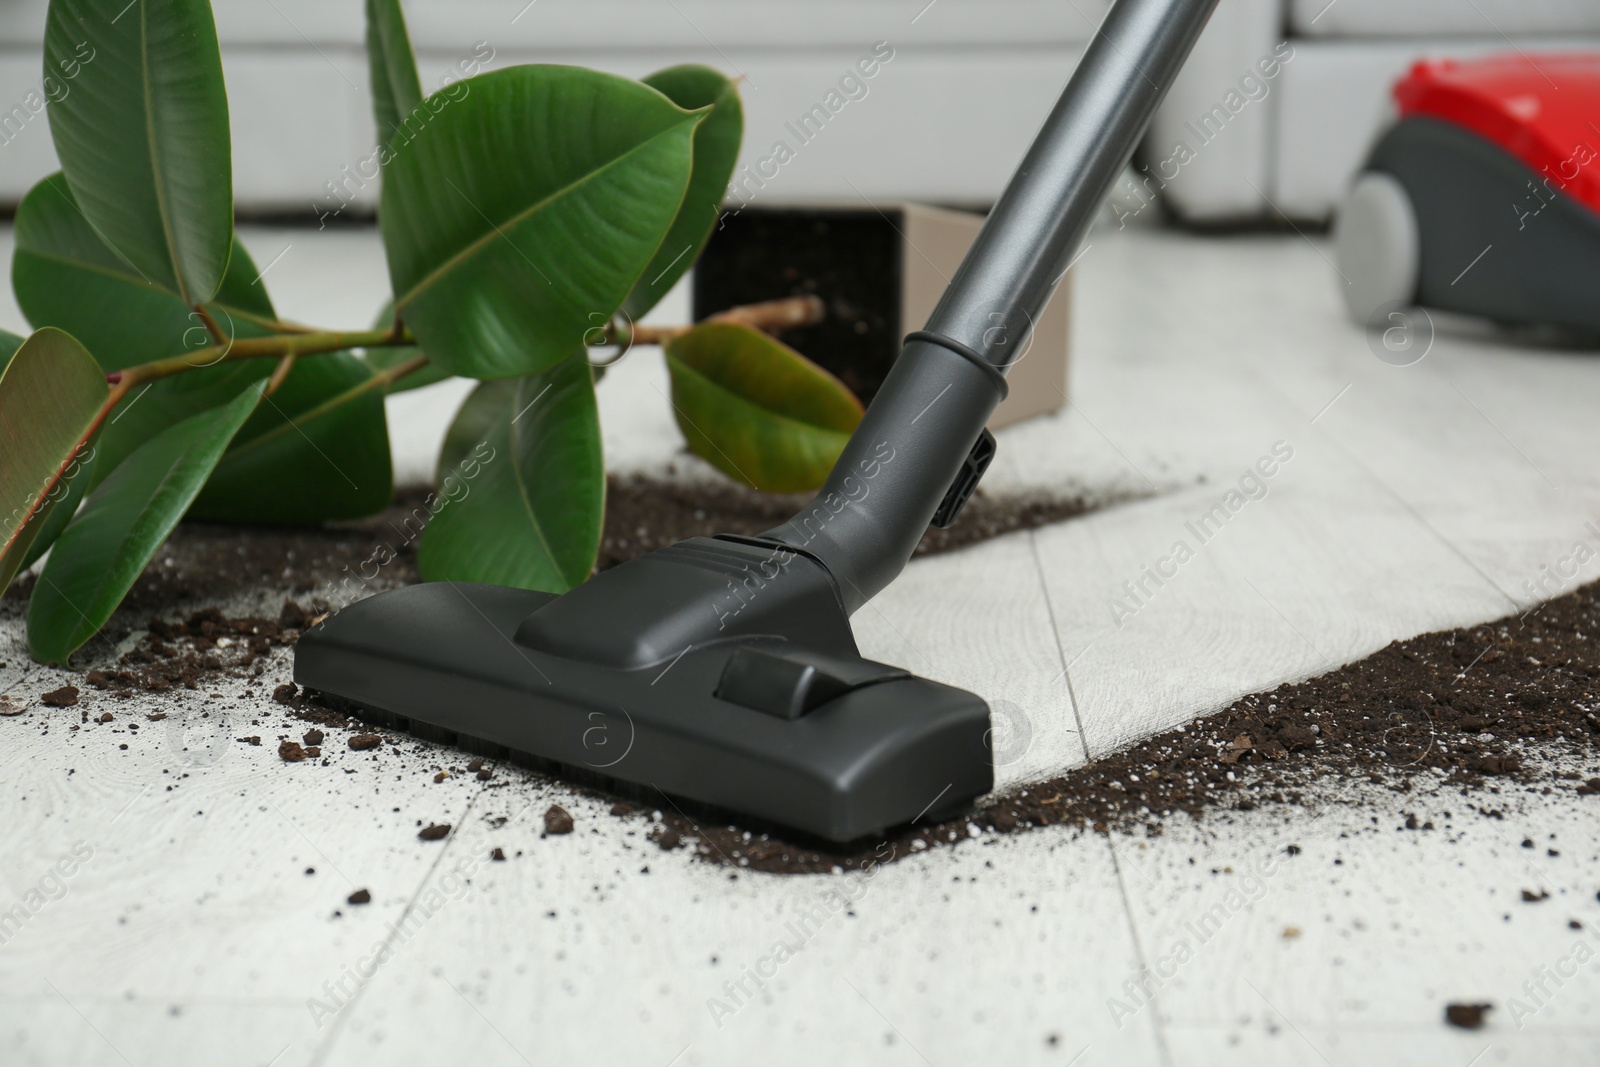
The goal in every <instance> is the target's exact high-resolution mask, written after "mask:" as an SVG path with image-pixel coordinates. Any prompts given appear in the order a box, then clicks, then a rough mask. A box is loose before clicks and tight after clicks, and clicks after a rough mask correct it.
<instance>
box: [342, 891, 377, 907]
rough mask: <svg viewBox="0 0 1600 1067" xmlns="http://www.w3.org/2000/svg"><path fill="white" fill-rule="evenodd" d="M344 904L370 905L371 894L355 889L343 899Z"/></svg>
mask: <svg viewBox="0 0 1600 1067" xmlns="http://www.w3.org/2000/svg"><path fill="white" fill-rule="evenodd" d="M345 903H346V904H371V903H372V892H371V891H370V890H367V889H357V890H356V891H355V892H354V893H351V894H350V895H349V896H348V897H346V898H345Z"/></svg>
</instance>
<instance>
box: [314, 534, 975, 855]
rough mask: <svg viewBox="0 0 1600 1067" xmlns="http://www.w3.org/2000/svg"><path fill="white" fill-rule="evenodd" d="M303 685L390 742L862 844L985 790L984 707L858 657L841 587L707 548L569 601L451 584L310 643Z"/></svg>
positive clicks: (372, 609)
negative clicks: (611, 785)
mask: <svg viewBox="0 0 1600 1067" xmlns="http://www.w3.org/2000/svg"><path fill="white" fill-rule="evenodd" d="M295 680H296V681H297V682H299V683H300V684H301V685H304V686H307V687H309V688H312V689H315V690H319V691H321V692H322V693H324V694H328V695H330V696H332V697H334V698H336V700H339V701H343V702H346V703H348V704H351V705H354V706H356V707H357V708H358V709H364V711H365V713H366V714H367V716H368V717H370V718H373V719H375V720H376V721H379V722H382V723H384V724H386V725H390V726H395V727H400V728H404V729H409V730H411V731H412V732H414V733H417V734H419V735H421V736H425V737H429V738H431V739H434V740H439V741H443V742H446V743H456V744H461V745H462V746H463V747H466V748H469V749H472V750H473V751H477V752H482V753H485V754H488V755H493V756H498V757H501V758H511V759H513V760H515V759H516V758H518V757H519V756H521V757H525V758H532V759H534V760H536V761H551V762H554V763H557V764H561V765H565V766H567V767H570V768H574V769H576V770H579V771H584V772H591V773H594V774H598V775H601V776H603V777H606V778H610V779H615V780H619V781H622V782H629V783H634V784H636V785H638V786H640V787H643V788H645V789H648V790H660V791H661V792H662V793H665V794H667V795H669V796H675V797H685V798H688V799H690V800H694V801H698V802H701V803H704V804H709V805H713V806H715V807H719V808H727V809H731V810H733V811H737V812H742V813H745V814H748V815H752V816H755V817H757V818H760V819H765V820H770V821H772V822H775V823H780V824H782V825H785V826H790V827H794V828H796V829H799V830H802V831H806V832H808V833H811V834H815V835H817V836H819V837H823V838H827V839H829V840H832V841H849V840H852V839H854V838H858V837H862V836H864V835H867V834H874V833H880V832H882V831H884V830H886V829H888V828H890V827H892V826H896V825H899V824H902V823H907V822H911V821H914V820H916V819H918V818H920V817H921V816H923V815H926V814H936V815H941V816H942V815H945V814H948V813H949V812H951V811H953V810H959V809H960V808H961V807H962V806H964V805H965V804H967V803H969V802H970V801H971V800H972V798H974V797H976V796H978V795H980V794H982V793H985V792H988V791H989V789H990V788H991V787H992V785H993V778H994V776H993V769H992V761H991V757H990V751H989V744H988V731H989V709H988V707H987V705H985V704H984V702H983V701H982V700H980V699H979V698H978V697H976V696H973V695H972V694H971V693H967V692H964V691H962V690H960V689H954V688H951V687H950V686H947V685H941V684H939V683H937V682H930V681H927V680H926V679H922V678H916V677H913V676H912V675H910V674H908V673H907V672H906V671H904V670H901V669H900V668H898V667H891V666H887V665H885V664H882V663H875V662H873V661H871V660H867V659H863V658H862V657H861V655H860V653H859V652H858V651H857V649H856V644H855V640H854V638H853V636H852V635H851V632H850V624H849V620H848V619H847V618H846V616H845V613H844V610H843V608H842V607H841V606H840V600H839V597H838V594H837V592H836V590H835V588H834V584H833V581H832V579H831V577H830V576H829V574H828V571H827V569H826V568H825V567H823V566H822V565H821V564H820V563H819V562H818V561H817V560H815V559H814V558H812V557H810V556H808V555H807V554H805V553H804V552H801V551H799V550H796V549H794V548H791V547H789V546H786V545H783V544H779V543H777V542H771V541H763V540H760V539H753V538H733V537H724V538H699V537H697V538H694V539H692V540H689V541H683V542H680V543H679V544H676V545H673V546H672V547H670V548H666V549H662V550H660V551H657V552H654V553H651V554H650V555H648V556H644V557H641V558H639V559H636V560H632V561H630V562H628V563H625V564H623V565H621V566H619V567H616V568H614V569H612V570H609V571H606V572H604V573H602V574H600V575H598V576H597V577H595V578H593V579H591V580H590V581H589V582H587V583H585V584H583V585H581V586H579V587H578V588H576V589H574V590H572V591H571V592H569V593H567V594H565V595H563V596H553V595H551V594H548V593H535V592H528V591H526V590H521V589H507V588H502V587H498V586H488V585H474V584H466V583H457V582H436V583H430V584H424V585H417V586H411V587H408V588H404V589H397V590H393V591H391V592H386V593H381V594H379V595H377V596H374V597H371V598H369V599H366V600H363V601H360V602H358V603H356V604H354V605H352V606H350V607H348V608H345V609H344V610H343V611H340V612H339V613H337V614H336V615H333V616H331V617H329V618H328V619H326V620H325V621H324V622H322V623H321V624H320V625H318V626H317V627H315V628H313V629H312V630H310V631H309V632H307V633H306V634H305V635H304V636H303V637H301V639H300V643H299V646H298V648H297V649H296V651H295Z"/></svg>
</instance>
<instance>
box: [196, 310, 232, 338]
mask: <svg viewBox="0 0 1600 1067" xmlns="http://www.w3.org/2000/svg"><path fill="white" fill-rule="evenodd" d="M194 313H195V314H196V315H198V316H199V317H200V321H201V323H203V324H204V325H205V328H206V333H209V334H210V335H211V339H212V340H213V341H216V342H217V343H218V344H221V343H222V342H224V341H226V340H227V339H228V335H227V334H225V333H223V332H222V327H221V326H218V325H217V320H216V319H215V318H214V317H212V314H211V311H210V310H209V309H208V308H207V307H206V306H205V305H204V304H200V305H198V306H197V307H196V308H195V309H194Z"/></svg>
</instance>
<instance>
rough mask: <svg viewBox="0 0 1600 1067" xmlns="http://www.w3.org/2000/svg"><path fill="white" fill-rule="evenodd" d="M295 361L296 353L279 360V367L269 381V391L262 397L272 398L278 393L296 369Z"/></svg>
mask: <svg viewBox="0 0 1600 1067" xmlns="http://www.w3.org/2000/svg"><path fill="white" fill-rule="evenodd" d="M294 361H295V353H293V352H290V353H289V354H288V355H286V356H284V357H283V358H282V359H280V360H278V365H277V366H276V367H274V368H273V369H272V377H271V378H268V379H267V391H266V392H265V393H264V394H262V395H264V396H271V395H272V394H273V393H276V392H277V391H278V387H279V386H280V385H282V384H283V380H284V379H285V378H287V377H288V376H289V372H290V371H291V370H293V369H294Z"/></svg>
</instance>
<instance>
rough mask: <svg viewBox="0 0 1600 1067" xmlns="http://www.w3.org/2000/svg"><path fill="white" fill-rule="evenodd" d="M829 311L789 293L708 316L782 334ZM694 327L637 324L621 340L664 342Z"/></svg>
mask: <svg viewBox="0 0 1600 1067" xmlns="http://www.w3.org/2000/svg"><path fill="white" fill-rule="evenodd" d="M827 311H828V309H827V305H825V304H824V303H823V302H822V300H821V298H819V297H816V296H811V295H806V296H786V297H784V298H782V299H781V300H763V301H762V302H761V303H759V304H744V305H742V306H740V307H731V308H728V309H727V310H726V311H719V312H717V313H716V314H715V315H711V316H708V317H707V318H706V319H705V321H706V322H732V323H737V324H739V325H741V326H749V327H752V328H753V329H757V330H765V331H766V332H767V333H779V332H781V331H783V330H789V329H793V328H795V327H797V326H810V325H812V324H813V323H818V322H821V321H822V319H823V317H824V316H825V315H826V314H827ZM692 329H694V327H693V326H635V327H633V331H632V333H631V335H629V334H627V333H626V332H624V333H623V335H622V336H621V337H620V338H619V340H623V341H626V340H629V339H630V337H631V340H632V342H633V343H634V344H637V345H664V344H666V343H667V342H668V341H671V340H673V339H674V338H678V337H682V336H683V335H684V334H686V333H688V332H689V331H690V330H692Z"/></svg>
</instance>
